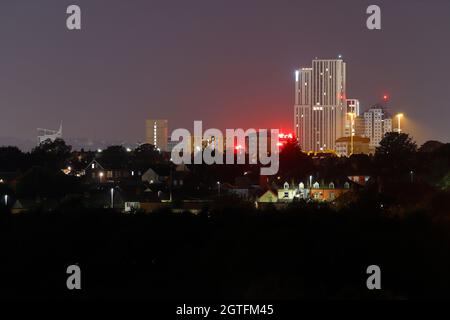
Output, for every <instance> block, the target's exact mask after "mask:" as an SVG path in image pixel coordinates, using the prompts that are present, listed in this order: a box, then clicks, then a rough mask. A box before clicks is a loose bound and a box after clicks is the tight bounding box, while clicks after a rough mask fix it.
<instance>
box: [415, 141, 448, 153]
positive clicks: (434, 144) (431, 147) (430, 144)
mask: <svg viewBox="0 0 450 320" xmlns="http://www.w3.org/2000/svg"><path fill="white" fill-rule="evenodd" d="M443 145H444V144H443V143H442V142H439V141H435V140H430V141H427V142H425V143H424V144H423V145H422V146H421V147H420V148H419V152H434V151H436V150H437V149H439V148H440V147H442V146H443Z"/></svg>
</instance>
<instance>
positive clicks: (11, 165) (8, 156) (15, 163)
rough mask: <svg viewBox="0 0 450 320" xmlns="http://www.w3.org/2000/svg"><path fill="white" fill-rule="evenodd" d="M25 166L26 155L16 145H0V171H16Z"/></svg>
mask: <svg viewBox="0 0 450 320" xmlns="http://www.w3.org/2000/svg"><path fill="white" fill-rule="evenodd" d="M25 166H26V155H25V154H24V153H23V152H22V151H20V150H19V148H17V147H0V171H18V170H21V169H23V168H24V167H25Z"/></svg>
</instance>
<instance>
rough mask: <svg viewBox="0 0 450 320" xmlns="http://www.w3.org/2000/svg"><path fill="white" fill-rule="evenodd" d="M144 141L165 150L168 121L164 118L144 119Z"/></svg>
mask: <svg viewBox="0 0 450 320" xmlns="http://www.w3.org/2000/svg"><path fill="white" fill-rule="evenodd" d="M145 127H146V141H147V143H149V144H152V145H154V146H155V147H156V148H158V149H160V150H161V151H167V150H168V148H167V139H168V136H169V133H168V128H169V126H168V121H167V120H166V119H162V120H161V119H159V120H157V119H148V120H146V121H145Z"/></svg>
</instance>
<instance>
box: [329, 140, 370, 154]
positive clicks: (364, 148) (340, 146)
mask: <svg viewBox="0 0 450 320" xmlns="http://www.w3.org/2000/svg"><path fill="white" fill-rule="evenodd" d="M369 143H370V139H369V138H365V137H360V136H353V139H352V138H351V137H342V138H339V139H337V140H336V154H337V155H338V156H339V157H349V156H351V155H352V154H369V152H370V150H369ZM352 144H353V148H352ZM352 149H353V152H352Z"/></svg>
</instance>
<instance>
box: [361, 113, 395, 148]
mask: <svg viewBox="0 0 450 320" xmlns="http://www.w3.org/2000/svg"><path fill="white" fill-rule="evenodd" d="M364 126H365V134H364V135H365V136H366V137H367V138H369V139H370V145H369V146H370V149H371V151H372V152H373V151H375V148H376V147H378V146H379V145H380V141H381V140H382V139H383V137H384V135H385V134H386V133H388V132H391V131H392V119H391V118H390V116H389V115H388V113H387V112H386V110H385V108H384V107H383V106H382V105H379V104H377V105H374V106H373V107H371V108H370V109H369V110H367V111H366V112H364Z"/></svg>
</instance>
